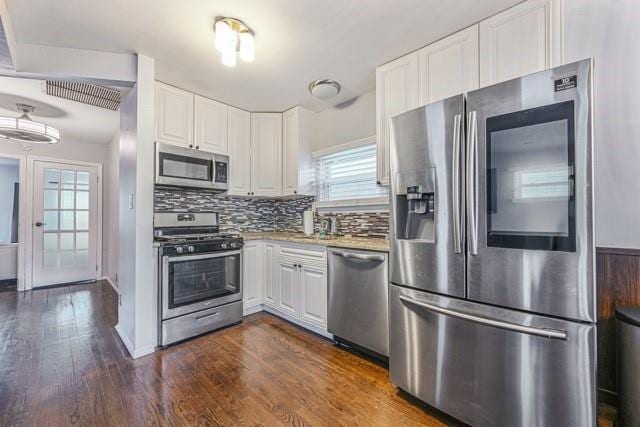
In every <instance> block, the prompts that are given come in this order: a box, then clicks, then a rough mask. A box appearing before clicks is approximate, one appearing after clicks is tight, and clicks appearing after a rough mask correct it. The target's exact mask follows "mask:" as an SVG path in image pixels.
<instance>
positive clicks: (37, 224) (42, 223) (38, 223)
mask: <svg viewBox="0 0 640 427" xmlns="http://www.w3.org/2000/svg"><path fill="white" fill-rule="evenodd" d="M44 224H45V223H44V222H40V221H38V222H36V227H42V226H43V225H44Z"/></svg>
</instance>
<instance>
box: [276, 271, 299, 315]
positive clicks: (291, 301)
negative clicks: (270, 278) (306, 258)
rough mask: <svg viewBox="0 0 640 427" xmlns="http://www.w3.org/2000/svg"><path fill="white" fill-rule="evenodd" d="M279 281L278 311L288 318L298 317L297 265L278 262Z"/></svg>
mask: <svg viewBox="0 0 640 427" xmlns="http://www.w3.org/2000/svg"><path fill="white" fill-rule="evenodd" d="M278 276H279V279H280V303H279V304H278V309H279V310H280V311H282V312H283V313H286V314H288V315H289V316H293V317H298V314H299V313H300V309H299V303H298V302H299V300H300V298H299V295H300V292H299V289H298V288H299V286H300V283H299V282H300V280H299V274H298V265H297V264H296V263H294V262H293V261H288V260H279V261H278Z"/></svg>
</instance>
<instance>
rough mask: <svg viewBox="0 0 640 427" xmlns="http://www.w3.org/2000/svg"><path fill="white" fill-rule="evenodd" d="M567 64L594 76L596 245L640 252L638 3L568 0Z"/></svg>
mask: <svg viewBox="0 0 640 427" xmlns="http://www.w3.org/2000/svg"><path fill="white" fill-rule="evenodd" d="M564 16H565V24H564V31H565V43H564V48H565V61H566V62H573V61H577V60H581V59H585V58H589V57H593V58H594V60H595V72H594V93H595V97H594V104H595V106H594V128H595V135H594V145H595V148H594V151H595V161H594V163H595V166H594V167H595V227H596V245H597V246H603V247H618V248H640V226H638V218H640V179H639V178H638V168H639V165H640V119H639V117H640V104H639V103H638V94H640V78H639V77H638V76H640V54H639V53H638V46H639V45H640V25H638V18H639V17H640V1H638V0H616V1H611V0H565V1H564Z"/></svg>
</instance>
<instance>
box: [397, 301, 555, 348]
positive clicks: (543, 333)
mask: <svg viewBox="0 0 640 427" xmlns="http://www.w3.org/2000/svg"><path fill="white" fill-rule="evenodd" d="M400 299H401V300H402V301H404V302H406V303H408V304H414V305H417V306H419V307H423V308H426V309H427V310H431V311H435V312H436V313H440V314H445V315H447V316H451V317H457V318H458V319H463V320H469V321H471V322H475V323H480V324H482V325H488V326H494V327H496V328H502V329H507V330H510V331H516V332H522V333H525V334H530V335H537V336H539V337H545V338H554V339H558V340H564V341H566V339H567V331H562V330H558V329H548V328H534V327H532V326H524V325H517V324H515V323H511V322H504V321H502V320H497V319H491V318H487V317H481V316H476V315H474V314H469V313H464V312H462V311H456V310H450V309H448V308H444V307H439V306H437V305H433V304H430V303H428V302H424V301H419V300H417V299H415V298H411V297H408V296H406V295H400Z"/></svg>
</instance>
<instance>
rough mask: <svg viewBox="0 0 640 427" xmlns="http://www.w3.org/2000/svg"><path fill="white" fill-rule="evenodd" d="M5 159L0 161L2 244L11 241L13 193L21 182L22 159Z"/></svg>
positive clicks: (0, 237) (0, 226)
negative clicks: (16, 185) (17, 183)
mask: <svg viewBox="0 0 640 427" xmlns="http://www.w3.org/2000/svg"><path fill="white" fill-rule="evenodd" d="M2 160H3V163H0V201H2V203H0V244H2V243H11V226H12V224H13V202H14V200H13V193H14V187H15V184H16V182H20V161H19V160H17V159H10V160H4V159H2Z"/></svg>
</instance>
